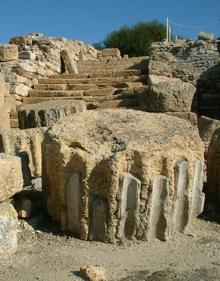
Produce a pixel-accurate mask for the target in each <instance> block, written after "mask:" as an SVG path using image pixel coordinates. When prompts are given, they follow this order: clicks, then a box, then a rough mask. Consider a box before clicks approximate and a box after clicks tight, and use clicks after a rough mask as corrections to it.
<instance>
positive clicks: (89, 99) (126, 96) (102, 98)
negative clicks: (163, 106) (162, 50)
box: [23, 92, 140, 104]
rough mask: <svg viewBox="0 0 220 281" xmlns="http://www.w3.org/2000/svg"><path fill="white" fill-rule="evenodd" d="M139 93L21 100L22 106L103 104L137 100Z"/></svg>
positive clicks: (25, 98) (26, 98)
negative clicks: (74, 102) (70, 102)
mask: <svg viewBox="0 0 220 281" xmlns="http://www.w3.org/2000/svg"><path fill="white" fill-rule="evenodd" d="M139 95H140V94H139V93H134V92H127V93H125V92H123V93H121V94H120V93H118V94H115V95H109V96H83V97H81V96H75V97H60V96H59V97H24V98H23V104H35V103H39V102H45V101H52V100H55V101H56V100H60V101H62V100H64V99H65V100H66V99H67V100H83V101H85V102H98V103H100V102H103V101H109V100H115V99H120V100H122V99H129V98H130V99H137V98H138V96H139Z"/></svg>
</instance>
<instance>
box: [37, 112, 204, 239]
mask: <svg viewBox="0 0 220 281" xmlns="http://www.w3.org/2000/svg"><path fill="white" fill-rule="evenodd" d="M85 123H86V126H82V124H85ZM203 153H204V148H203V143H202V141H201V139H200V137H199V134H198V130H197V128H196V127H195V126H192V125H191V124H190V123H189V122H187V121H186V120H183V119H181V118H177V117H173V116H168V115H165V114H155V113H146V112H141V111H134V110H117V111H115V110H102V111H88V112H84V113H77V114H75V115H73V116H72V117H70V118H68V119H65V120H64V121H63V122H62V123H61V122H58V123H56V124H54V125H53V126H52V127H51V128H50V129H49V130H48V131H47V133H46V136H45V140H44V142H43V144H42V155H43V159H42V176H43V187H44V192H45V194H46V196H47V207H48V211H49V214H50V215H51V217H52V218H53V219H54V220H56V221H58V222H60V223H61V225H62V228H63V229H64V230H68V231H71V232H72V233H73V234H75V235H77V236H78V237H80V238H82V239H88V240H98V241H105V242H115V241H117V240H120V241H121V240H124V239H133V238H136V239H139V240H146V239H150V238H151V237H156V238H159V239H161V240H166V239H167V238H169V237H170V236H172V235H173V234H174V233H176V232H184V230H185V229H186V227H187V225H188V224H189V223H190V222H191V221H192V220H193V219H194V218H196V217H197V216H198V215H199V214H200V213H201V211H202V209H203V204H204V194H203V193H202V183H203V172H202V171H203Z"/></svg>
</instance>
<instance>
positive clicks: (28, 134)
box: [0, 127, 47, 177]
mask: <svg viewBox="0 0 220 281" xmlns="http://www.w3.org/2000/svg"><path fill="white" fill-rule="evenodd" d="M46 130H47V128H46V127H42V128H34V129H26V130H20V129H13V130H10V129H5V128H2V127H0V152H15V153H17V152H23V151H25V152H26V153H27V154H28V158H29V168H30V171H31V175H32V176H34V177H39V176H41V144H42V141H43V139H44V133H45V131H46Z"/></svg>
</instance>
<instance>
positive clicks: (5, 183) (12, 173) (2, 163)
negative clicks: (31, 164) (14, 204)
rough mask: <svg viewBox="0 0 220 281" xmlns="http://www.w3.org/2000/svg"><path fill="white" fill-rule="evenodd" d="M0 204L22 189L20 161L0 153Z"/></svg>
mask: <svg viewBox="0 0 220 281" xmlns="http://www.w3.org/2000/svg"><path fill="white" fill-rule="evenodd" d="M0 170H1V177H0V202H2V201H4V200H6V199H8V198H10V197H12V196H13V195H14V194H15V193H17V192H19V191H20V190H21V189H22V188H23V183H24V182H23V174H22V159H21V158H20V157H18V156H16V155H13V154H8V153H0Z"/></svg>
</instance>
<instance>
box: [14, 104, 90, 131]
mask: <svg viewBox="0 0 220 281" xmlns="http://www.w3.org/2000/svg"><path fill="white" fill-rule="evenodd" d="M83 111H86V103H85V102H84V101H77V100H62V101H46V102H40V103H37V104H31V105H24V106H22V107H20V108H19V111H18V119H19V127H20V128H21V129H27V128H36V127H49V126H51V125H53V124H54V123H55V122H57V121H58V120H61V119H63V118H65V117H66V116H70V115H72V114H74V113H77V112H83Z"/></svg>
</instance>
